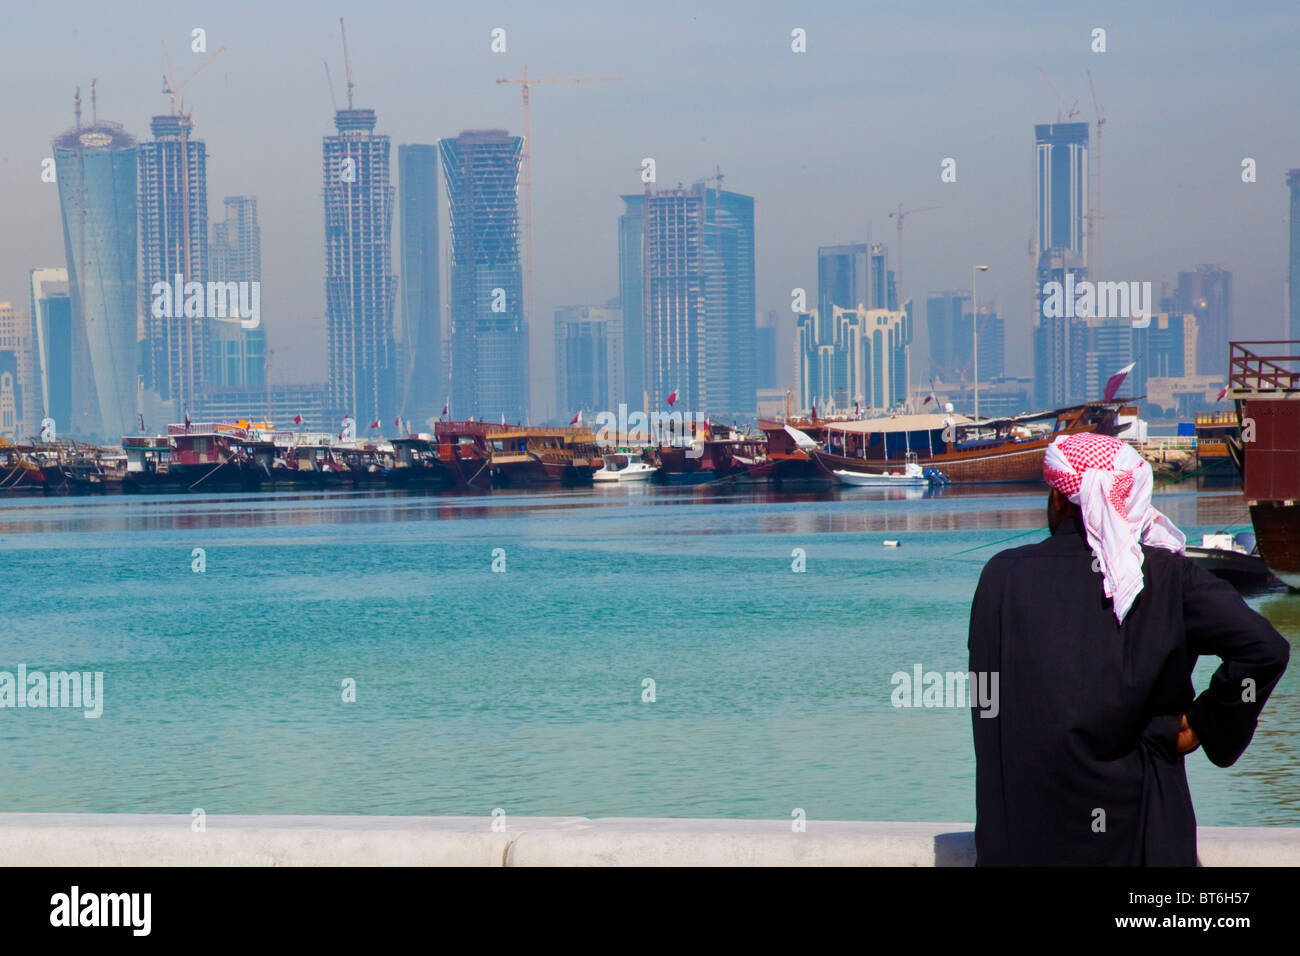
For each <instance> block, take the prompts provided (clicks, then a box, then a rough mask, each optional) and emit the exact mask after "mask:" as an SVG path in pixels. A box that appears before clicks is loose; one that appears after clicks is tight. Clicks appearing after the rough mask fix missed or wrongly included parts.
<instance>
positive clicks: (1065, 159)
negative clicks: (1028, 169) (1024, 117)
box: [1034, 123, 1089, 266]
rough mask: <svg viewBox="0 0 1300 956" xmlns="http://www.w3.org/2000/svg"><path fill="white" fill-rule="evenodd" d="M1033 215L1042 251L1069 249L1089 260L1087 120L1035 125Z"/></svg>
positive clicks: (1044, 252) (1084, 261) (1086, 263)
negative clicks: (1086, 218)
mask: <svg viewBox="0 0 1300 956" xmlns="http://www.w3.org/2000/svg"><path fill="white" fill-rule="evenodd" d="M1034 160H1035V170H1036V183H1035V185H1036V189H1035V192H1034V218H1035V224H1036V234H1035V235H1036V239H1037V248H1038V252H1039V254H1040V255H1044V254H1046V253H1047V252H1048V251H1049V250H1052V249H1067V250H1069V251H1070V252H1073V253H1074V254H1075V255H1076V256H1078V258H1079V260H1080V262H1081V263H1082V264H1083V265H1084V266H1087V265H1088V264H1089V263H1088V236H1087V229H1086V221H1085V217H1086V215H1087V212H1088V124H1087V123H1039V124H1038V125H1036V126H1035V127H1034Z"/></svg>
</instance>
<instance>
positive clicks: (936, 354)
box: [925, 289, 970, 382]
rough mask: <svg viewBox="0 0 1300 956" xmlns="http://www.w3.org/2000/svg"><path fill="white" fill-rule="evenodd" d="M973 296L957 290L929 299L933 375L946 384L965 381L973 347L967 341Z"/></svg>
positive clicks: (927, 320) (927, 318)
mask: <svg viewBox="0 0 1300 956" xmlns="http://www.w3.org/2000/svg"><path fill="white" fill-rule="evenodd" d="M969 312H970V293H969V292H965V291H959V290H956V289H948V290H946V291H942V292H931V293H930V294H929V295H927V296H926V297H925V330H926V333H927V334H928V335H929V338H930V374H931V375H932V376H937V377H938V378H940V379H941V380H943V381H945V382H956V381H958V380H960V379H961V377H962V374H963V369H964V366H965V362H964V361H963V358H962V356H969V355H970V344H969V343H968V342H966V341H965V338H966V337H965V334H964V333H965V331H966V326H967V324H968V323H967V319H966V316H967V315H968V314H969Z"/></svg>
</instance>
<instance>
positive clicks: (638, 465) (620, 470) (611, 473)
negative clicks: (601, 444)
mask: <svg viewBox="0 0 1300 956" xmlns="http://www.w3.org/2000/svg"><path fill="white" fill-rule="evenodd" d="M604 459H605V466H604V467H603V468H601V469H600V471H598V472H596V473H595V474H594V475H592V476H591V480H592V481H601V482H604V481H619V482H623V481H649V480H650V478H651V476H653V475H654V473H655V472H656V471H658V470H659V469H658V468H656V467H655V466H654V465H651V464H648V463H646V462H645V461H643V460H642V458H641V456H640V455H627V454H621V453H620V454H613V455H605V456H604Z"/></svg>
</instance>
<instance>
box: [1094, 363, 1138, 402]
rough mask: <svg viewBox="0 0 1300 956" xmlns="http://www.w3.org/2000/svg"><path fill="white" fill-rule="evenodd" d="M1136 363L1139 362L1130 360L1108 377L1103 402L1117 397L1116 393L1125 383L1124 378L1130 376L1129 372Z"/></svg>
mask: <svg viewBox="0 0 1300 956" xmlns="http://www.w3.org/2000/svg"><path fill="white" fill-rule="evenodd" d="M1134 365H1137V362H1130V363H1129V364H1128V365H1125V366H1124V367H1123V368H1122V369H1120V370H1119V371H1118V372H1116V373H1115V374H1114V375H1112V376H1111V377H1110V378H1108V379H1106V394H1105V395H1103V396H1102V399H1101V400H1102V401H1103V402H1109V401H1110V400H1111V399H1112V398H1114V397H1115V393H1116V392H1118V391H1119V387H1120V386H1121V385H1123V384H1124V379H1126V378H1127V377H1128V373H1129V372H1131V371H1133V366H1134Z"/></svg>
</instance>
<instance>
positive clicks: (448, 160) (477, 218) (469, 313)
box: [438, 130, 528, 422]
mask: <svg viewBox="0 0 1300 956" xmlns="http://www.w3.org/2000/svg"><path fill="white" fill-rule="evenodd" d="M523 142H524V141H523V139H522V138H520V137H518V136H511V135H509V134H508V133H507V132H506V131H505V130H467V131H465V132H463V133H461V134H460V135H459V136H457V137H456V138H455V139H444V140H440V141H439V144H438V145H439V148H440V149H441V151H442V164H443V175H444V177H445V178H446V180H447V199H448V205H449V210H450V212H449V217H450V220H451V405H452V407H451V413H452V415H453V416H455V417H456V418H469V417H471V416H473V417H474V418H477V419H479V420H482V421H495V420H497V419H498V418H500V417H504V418H505V419H506V420H507V421H510V422H525V421H527V419H528V324H527V320H526V318H525V316H524V309H523V281H522V272H521V269H520V264H519V201H518V182H519V163H520V158H521V156H522V153H523Z"/></svg>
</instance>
